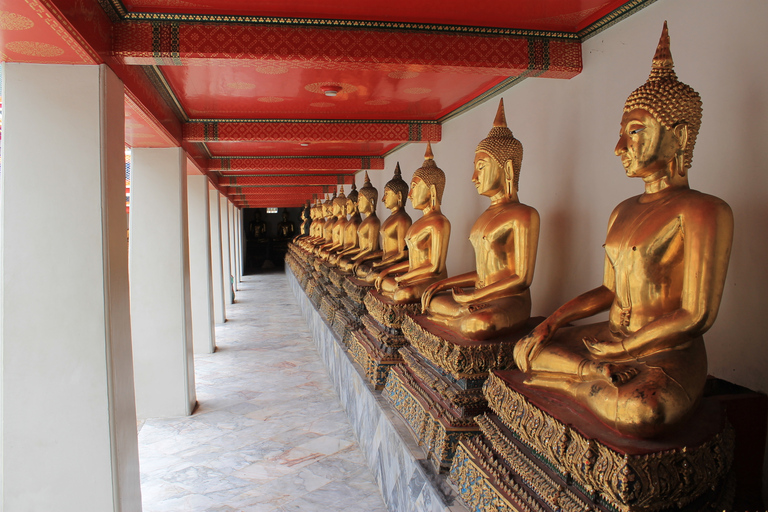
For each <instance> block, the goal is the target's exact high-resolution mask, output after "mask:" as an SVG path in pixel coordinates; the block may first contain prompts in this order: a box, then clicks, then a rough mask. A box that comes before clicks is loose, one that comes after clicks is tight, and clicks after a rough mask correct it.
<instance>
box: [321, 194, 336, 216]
mask: <svg viewBox="0 0 768 512" xmlns="http://www.w3.org/2000/svg"><path fill="white" fill-rule="evenodd" d="M335 199H336V191H335V190H334V191H333V197H329V198H328V199H326V200H325V202H324V203H323V216H324V217H325V218H326V219H329V218H331V217H333V201H334V200H335Z"/></svg>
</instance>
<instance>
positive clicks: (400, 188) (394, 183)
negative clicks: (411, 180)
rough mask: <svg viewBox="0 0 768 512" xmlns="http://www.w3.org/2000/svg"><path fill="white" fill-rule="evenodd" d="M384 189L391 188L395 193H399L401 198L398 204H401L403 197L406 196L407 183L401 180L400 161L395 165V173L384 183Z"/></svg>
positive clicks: (403, 200)
mask: <svg viewBox="0 0 768 512" xmlns="http://www.w3.org/2000/svg"><path fill="white" fill-rule="evenodd" d="M384 190H391V191H392V192H393V193H395V194H400V198H401V200H402V202H401V203H400V206H403V203H404V202H405V198H406V197H408V184H407V183H406V182H405V181H404V180H403V177H402V175H401V173H400V162H397V165H395V175H394V176H393V177H392V179H391V180H389V181H388V182H387V184H386V185H384Z"/></svg>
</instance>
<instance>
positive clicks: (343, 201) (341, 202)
mask: <svg viewBox="0 0 768 512" xmlns="http://www.w3.org/2000/svg"><path fill="white" fill-rule="evenodd" d="M333 205H334V206H341V207H344V206H347V196H345V195H344V185H341V187H340V188H339V195H338V196H336V195H334V196H333Z"/></svg>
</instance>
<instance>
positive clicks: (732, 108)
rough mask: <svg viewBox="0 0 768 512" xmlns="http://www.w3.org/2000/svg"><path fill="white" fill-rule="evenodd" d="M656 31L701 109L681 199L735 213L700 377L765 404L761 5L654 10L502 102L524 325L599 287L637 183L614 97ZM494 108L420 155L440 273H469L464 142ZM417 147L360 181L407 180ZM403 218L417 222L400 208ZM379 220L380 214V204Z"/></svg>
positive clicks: (718, 0) (645, 69)
mask: <svg viewBox="0 0 768 512" xmlns="http://www.w3.org/2000/svg"><path fill="white" fill-rule="evenodd" d="M664 20H668V21H669V30H670V36H671V40H672V55H673V57H674V60H675V64H676V71H677V74H678V77H679V78H680V80H681V81H683V82H685V83H687V84H689V85H691V86H692V87H693V88H694V89H696V90H697V91H698V92H699V93H700V94H701V96H702V100H703V103H704V118H703V125H702V129H701V133H700V135H699V138H698V141H697V144H696V150H695V152H694V159H693V166H692V168H691V171H690V183H691V186H692V188H695V189H697V190H701V191H702V192H706V193H709V194H713V195H717V196H719V197H721V198H722V199H724V200H725V201H727V202H728V203H729V204H730V205H731V207H732V208H733V211H734V216H735V224H736V226H735V235H734V242H733V253H732V256H731V263H730V268H729V272H728V277H727V280H726V290H725V294H724V296H723V301H722V305H721V308H720V315H719V318H718V320H717V322H716V323H715V325H714V327H713V328H712V329H711V330H710V331H709V333H707V334H706V335H705V340H706V343H707V350H708V354H709V369H710V373H712V374H713V375H715V376H717V377H721V378H724V379H727V380H730V381H732V382H735V383H737V384H741V385H744V386H747V387H750V388H752V389H756V390H760V391H764V392H765V391H768V372H766V371H765V365H766V363H768V343H766V342H765V341H766V334H765V329H764V327H763V325H762V322H761V320H762V315H763V314H765V306H766V305H767V304H768V264H766V257H765V255H766V254H768V236H766V234H767V233H768V172H767V171H768V169H766V168H765V165H766V164H765V162H768V144H766V143H765V141H766V140H768V123H766V122H765V119H768V86H766V84H768V61H767V60H766V58H765V49H766V48H768V31H767V30H765V21H766V20H768V2H765V1H763V0H728V1H727V2H726V1H723V0H674V1H672V0H660V1H659V2H656V3H654V4H652V5H650V6H649V7H647V8H645V9H644V10H642V11H640V12H639V13H637V14H635V15H633V16H631V17H630V18H629V19H627V20H624V21H622V22H620V23H618V24H617V25H615V26H613V27H611V28H609V29H608V30H606V31H604V32H602V33H600V34H598V35H597V36H595V37H593V38H592V39H589V40H588V41H586V42H585V43H584V46H583V56H584V71H583V72H582V73H581V74H580V75H579V76H577V77H575V78H573V79H571V80H552V79H529V80H526V81H524V82H523V83H521V84H519V85H517V86H515V87H513V88H512V89H510V90H508V91H506V92H505V93H504V94H503V95H502V96H503V98H504V103H505V105H506V113H507V121H508V124H509V126H510V128H511V129H512V131H513V132H514V134H515V136H516V137H517V138H518V139H520V140H521V141H522V143H523V146H524V148H525V154H524V158H523V166H522V175H521V178H520V199H521V201H523V202H525V203H527V204H529V205H531V206H533V207H535V208H536V209H537V210H538V211H539V213H540V214H541V238H540V243H539V255H538V262H537V268H536V275H535V277H534V282H533V286H532V287H531V289H532V294H533V314H534V315H548V314H549V313H551V312H552V311H553V310H554V309H555V308H556V307H558V306H559V305H561V304H562V303H564V302H565V301H567V300H568V299H570V298H572V297H574V296H575V295H577V294H579V293H581V292H584V291H586V290H588V289H591V288H593V287H595V286H597V285H599V284H600V283H601V279H602V264H603V249H602V244H603V242H604V237H605V230H606V226H607V222H608V216H609V214H610V212H611V210H612V209H613V207H614V206H616V205H617V204H618V203H619V202H620V201H621V200H623V199H625V198H627V197H630V196H633V195H637V194H640V193H641V192H642V190H643V185H642V182H641V181H639V180H632V179H629V178H627V177H626V176H625V175H624V170H623V168H622V166H621V162H620V161H619V158H618V157H616V156H615V155H614V154H613V148H614V146H615V144H616V141H617V138H618V128H619V121H620V118H621V113H622V108H623V105H624V101H625V100H626V98H627V96H628V95H629V94H630V93H631V92H632V91H633V90H634V89H635V88H637V87H638V86H640V85H642V84H643V83H644V82H645V80H646V78H647V77H648V73H649V71H650V69H651V60H652V58H653V54H654V51H655V48H656V45H657V43H658V39H659V35H660V34H661V29H662V24H663V22H664ZM497 104H498V97H497V98H494V99H492V100H490V101H488V102H486V103H484V104H483V105H481V106H479V107H477V108H475V109H473V110H471V111H470V112H468V113H466V114H464V115H462V116H459V117H457V118H455V119H453V120H451V121H449V122H447V123H446V124H445V125H444V126H443V138H442V141H441V142H440V143H438V144H434V145H433V149H434V154H435V161H436V162H437V165H438V166H439V167H440V168H442V169H443V170H444V171H445V173H446V175H447V179H448V183H447V186H446V190H445V197H444V199H443V211H444V213H445V214H446V216H447V217H448V218H449V219H450V221H451V224H452V236H451V242H450V250H449V257H448V272H449V273H450V274H451V275H453V274H457V273H460V272H464V271H466V270H469V269H471V268H472V267H473V265H474V260H473V258H474V256H473V251H472V247H471V245H470V243H469V241H468V240H467V238H468V236H469V229H470V228H471V226H472V224H473V222H474V221H475V219H476V218H477V217H478V215H479V214H480V213H481V212H482V211H483V210H484V209H485V208H486V207H487V205H488V200H487V199H486V198H482V197H480V196H478V195H477V193H476V192H475V189H474V187H473V185H472V183H471V181H470V178H471V175H472V162H473V158H474V150H475V147H476V145H477V143H478V142H479V141H480V140H481V139H483V138H484V137H485V136H486V135H487V134H488V131H489V129H490V128H491V124H492V122H493V118H494V114H495V111H496V107H497ZM424 147H425V146H424V145H423V144H411V145H409V146H407V147H406V148H404V149H402V150H400V151H397V152H396V153H393V154H392V155H390V156H389V157H387V159H386V169H385V171H383V172H382V171H374V172H371V179H372V181H374V185H375V186H376V187H377V188H378V189H379V192H380V193H382V192H383V186H384V183H386V181H387V180H389V179H390V178H391V176H392V171H393V169H394V166H395V162H396V161H400V166H401V169H402V171H403V178H404V179H405V180H406V181H410V178H411V176H412V175H413V171H414V170H415V169H417V168H418V167H420V166H421V163H422V161H423V155H424ZM408 211H409V213H411V215H412V217H413V218H414V219H415V218H417V214H416V213H415V212H414V211H413V210H412V209H411V208H410V206H409V210H408ZM378 214H379V216H380V217H381V218H382V219H383V218H386V215H387V214H388V213H387V212H386V210H385V209H384V208H383V205H381V204H380V205H379V209H378Z"/></svg>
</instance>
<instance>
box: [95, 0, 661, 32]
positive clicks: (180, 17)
mask: <svg viewBox="0 0 768 512" xmlns="http://www.w3.org/2000/svg"><path fill="white" fill-rule="evenodd" d="M656 1H657V0H631V1H630V2H628V3H626V4H624V5H622V6H621V7H618V8H616V9H614V10H613V11H611V12H610V13H608V14H606V15H605V16H603V17H601V18H600V19H598V20H596V21H594V22H593V23H591V24H590V25H589V26H587V27H585V28H583V29H582V30H580V31H578V32H565V31H556V30H530V29H515V28H498V27H478V26H472V25H442V24H434V23H408V22H392V21H369V20H338V19H323V18H283V17H277V16H239V15H215V14H214V15H212V14H168V13H149V12H130V11H128V9H127V8H126V7H125V5H124V4H123V2H122V1H121V0H98V2H99V4H100V5H101V6H102V8H103V9H104V11H105V12H106V13H107V15H108V16H109V17H110V18H111V19H113V21H150V22H151V21H155V22H177V23H237V24H257V25H291V26H307V27H325V28H353V29H380V30H406V31H414V32H444V33H456V34H480V35H490V36H508V37H509V36H513V37H514V36H517V37H527V38H543V39H566V40H572V41H573V40H576V41H582V42H583V41H585V40H586V39H589V38H590V37H593V36H594V35H596V34H598V33H600V32H602V31H603V30H605V29H607V28H608V27H610V26H612V25H614V24H616V23H618V22H619V21H621V20H623V19H625V18H626V17H628V16H631V15H632V14H634V13H635V12H637V11H639V10H640V9H643V8H644V7H647V6H648V5H650V4H652V3H654V2H656Z"/></svg>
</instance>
